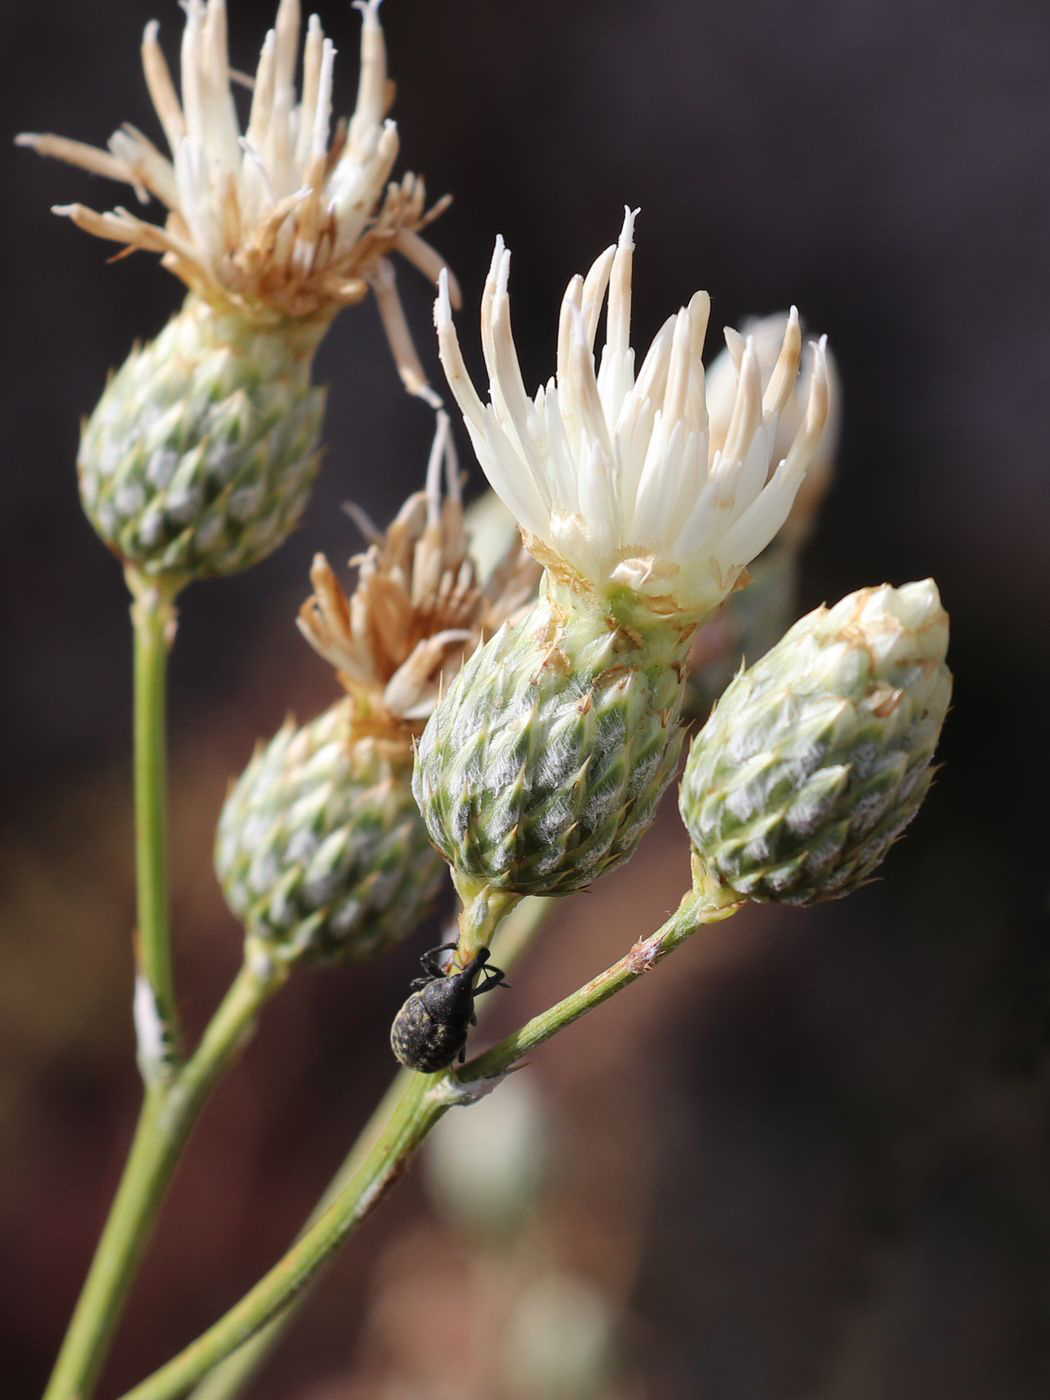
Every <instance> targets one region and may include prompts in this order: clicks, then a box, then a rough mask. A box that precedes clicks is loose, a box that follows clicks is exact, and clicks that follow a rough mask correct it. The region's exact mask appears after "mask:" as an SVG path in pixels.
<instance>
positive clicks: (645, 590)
mask: <svg viewBox="0 0 1050 1400" xmlns="http://www.w3.org/2000/svg"><path fill="white" fill-rule="evenodd" d="M635 212H636V211H631V210H629V209H628V210H627V211H626V217H625V219H624V223H623V229H622V231H621V233H620V237H619V241H618V243H617V244H616V245H615V246H614V247H610V248H607V249H606V250H605V252H604V253H602V255H601V256H600V257H599V258H598V259H597V261H596V262H595V263H594V265H593V266H592V267H591V269H590V271H589V272H588V273H587V276H586V277H582V276H576V277H574V278H573V279H572V281H571V282H570V283H569V285H568V288H567V289H566V292H565V296H564V299H563V301H562V306H561V316H560V321H559V328H558V348H557V373H556V375H555V376H553V377H552V378H551V379H550V380H548V382H547V384H546V386H544V387H541V388H540V389H539V390H538V391H537V393H536V395H535V397H533V398H530V397H529V395H528V394H527V392H526V390H525V386H524V382H523V379H522V374H521V369H520V367H519V364H518V359H517V354H516V351H515V348H514V340H513V336H512V334H511V325H510V297H509V294H508V277H509V271H510V253H509V251H508V250H507V249H506V248H505V247H504V245H503V241H502V239H497V241H496V248H495V252H494V254H493V258H492V265H491V268H490V270H489V275H488V280H487V282H486V284H485V292H484V296H483V299H482V307H481V334H482V346H483V349H484V354H485V365H486V369H487V371H488V376H489V395H490V401H489V403H488V404H484V403H482V401H481V399H480V397H479V396H478V394H477V392H476V390H475V388H474V386H473V384H472V383H471V380H470V376H469V374H468V373H467V370H466V367H465V365H464V362H463V358H462V354H461V352H460V347H459V342H458V339H457V336H456V332H455V329H454V327H453V324H452V302H451V289H450V286H449V284H448V283H447V282H446V281H444V280H442V284H441V291H440V295H439V298H438V301H437V306H436V311H435V319H436V324H437V330H438V341H439V348H440V354H441V360H442V364H443V366H444V369H445V374H446V376H447V378H448V382H449V386H450V388H451V389H452V392H453V394H454V395H455V397H456V400H457V402H458V404H459V406H460V409H461V410H462V412H463V416H464V419H465V421H466V425H467V429H468V431H469V433H470V436H471V440H472V442H473V444H474V448H475V451H476V453H477V455H478V460H479V461H480V463H481V465H482V468H483V469H484V471H485V474H486V476H487V477H488V479H489V481H490V482H491V483H492V486H493V488H494V489H495V490H496V492H497V493H498V494H499V496H500V497H501V498H502V499H503V501H504V502H505V503H506V505H507V506H508V507H509V508H510V509H511V510H512V511H513V513H514V515H515V516H516V518H517V520H518V523H519V525H520V526H521V528H522V531H523V533H524V535H525V539H526V543H527V544H528V546H529V548H530V549H531V550H532V551H533V552H534V553H535V554H536V555H537V557H538V558H539V559H540V560H541V562H543V563H544V564H546V565H548V566H549V567H551V568H552V570H553V571H554V572H556V573H562V574H564V573H565V572H566V571H567V572H568V573H569V574H570V575H573V576H575V577H576V578H578V579H581V580H583V581H585V582H586V583H587V584H588V585H590V587H591V588H593V589H595V590H596V591H597V592H598V593H599V594H605V593H608V592H610V591H611V590H615V589H617V588H626V589H628V590H631V591H632V592H633V593H635V594H637V595H640V597H641V598H642V599H643V601H644V602H645V603H646V604H647V605H648V606H649V607H650V608H651V609H652V610H653V611H654V612H657V613H675V614H678V613H682V614H686V615H687V616H690V617H692V618H695V619H699V618H701V617H702V616H704V615H706V614H708V613H709V612H710V611H712V610H713V609H714V608H715V607H717V605H718V604H719V603H720V602H721V601H722V599H723V598H724V597H725V596H726V595H727V594H728V593H729V592H730V591H731V590H732V588H733V587H734V585H735V584H736V583H737V581H738V580H739V578H740V577H741V575H742V574H743V571H744V569H745V567H746V565H747V564H748V562H749V561H750V560H751V559H753V558H754V557H755V555H756V554H758V553H759V552H760V551H761V550H762V549H764V548H765V546H766V545H767V544H768V543H769V541H770V540H771V539H772V537H773V536H774V535H775V534H776V532H777V530H778V529H779V528H780V526H781V525H782V524H783V523H784V520H785V519H786V517H787V515H788V512H789V510H790V509H791V504H792V501H793V500H794V498H795V494H796V492H797V491H798V489H799V485H800V483H801V481H802V479H803V477H804V475H805V472H806V468H807V466H808V464H809V462H810V460H811V459H812V457H813V454H814V453H815V451H816V450H817V448H818V445H819V443H820V438H821V433H822V431H823V427H824V423H825V419H826V417H827V407H828V392H827V370H826V352H825V342H824V340H823V339H821V340H820V341H819V342H818V344H817V345H816V346H815V347H814V351H813V356H814V370H813V374H812V376H811V380H810V388H809V394H808V398H807V403H806V410H805V413H804V415H803V417H802V421H801V423H800V425H799V427H798V431H797V433H796V435H795V437H794V440H793V441H792V442H791V444H790V445H789V446H788V448H787V450H786V451H785V452H784V454H783V457H782V458H778V457H777V456H775V455H774V445H775V443H776V441H777V427H778V421H779V418H780V415H781V413H782V411H783V410H784V408H785V406H786V405H787V404H788V402H789V400H790V398H791V395H792V393H793V390H794V386H795V380H796V375H797V372H798V365H799V358H800V353H801V335H800V331H799V324H798V316H797V314H796V313H795V312H794V311H793V312H792V314H791V316H790V317H789V319H788V321H787V324H786V327H785V331H784V335H783V340H782V344H781V346H780V351H779V355H778V356H777V359H776V362H775V364H774V365H773V367H772V369H771V371H770V372H769V373H768V374H767V375H766V376H763V374H762V367H761V365H760V361H759V356H758V351H757V348H756V346H755V344H754V342H753V341H752V340H751V339H748V340H747V341H746V342H745V345H744V348H743V352H742V354H741V356H740V365H739V371H738V373H737V376H736V388H735V394H734V398H733V409H732V415H731V420H730V423H729V427H728V430H727V432H726V434H725V437H724V440H723V441H722V443H721V445H720V446H719V447H718V448H716V449H714V450H712V445H711V434H710V424H709V414H708V407H707V401H706V395H705V383H704V369H703V364H702V361H701V352H702V350H703V344H704V337H705V333H706V330H707V321H708V314H709V310H710V299H709V297H708V295H707V293H706V292H697V293H696V294H695V295H694V296H693V297H692V298H691V300H690V301H689V304H688V305H687V306H685V307H683V308H682V309H681V310H679V311H678V312H677V313H676V314H675V315H672V316H670V317H669V318H668V319H667V321H666V322H665V323H664V325H663V326H662V327H661V329H660V330H659V331H658V332H657V335H656V337H655V338H654V340H653V342H652V344H651V346H650V348H649V350H648V352H647V354H646V356H645V358H644V360H643V361H642V364H641V367H640V369H639V370H638V373H637V374H636V373H635V354H634V350H633V349H632V348H631V344H630V318H631V272H632V261H633V253H634V217H635ZM606 293H608V306H607V311H606V335H605V345H604V347H603V349H602V351H601V354H600V357H599V358H598V362H597V365H596V360H595V349H594V347H595V338H596V334H597V329H598V321H599V317H600V314H601V310H602V304H603V302H604V301H605V299H606ZM771 472H772V474H771Z"/></svg>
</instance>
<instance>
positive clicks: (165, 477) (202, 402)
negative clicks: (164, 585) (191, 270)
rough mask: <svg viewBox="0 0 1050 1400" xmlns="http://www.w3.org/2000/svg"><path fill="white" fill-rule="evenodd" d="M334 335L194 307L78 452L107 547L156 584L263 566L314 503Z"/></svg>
mask: <svg viewBox="0 0 1050 1400" xmlns="http://www.w3.org/2000/svg"><path fill="white" fill-rule="evenodd" d="M324 329H325V323H324V322H319V321H317V320H313V321H305V322H304V321H283V322H281V323H280V324H278V325H275V326H267V325H261V324H258V323H253V322H252V321H250V320H247V319H245V318H244V317H242V316H240V315H238V314H236V313H234V312H229V311H221V310H217V309H216V308H215V307H213V306H211V305H209V303H207V302H206V301H203V300H202V299H201V298H199V297H197V296H193V295H191V296H189V297H188V298H187V299H186V302H185V304H184V306H183V308H182V310H181V311H180V312H178V314H177V315H175V316H173V317H172V319H171V320H170V321H169V322H168V325H167V326H166V327H165V329H164V330H163V331H162V332H161V333H160V335H159V336H157V338H156V339H155V340H153V341H151V342H150V343H149V344H148V345H146V346H143V347H142V348H140V349H136V350H133V351H132V353H131V355H129V357H128V358H127V360H126V361H125V362H124V365H123V367H122V368H121V369H120V370H118V372H117V373H116V374H115V375H114V376H113V378H112V379H111V380H110V382H109V384H108V385H107V386H106V389H105V391H104V392H103V395H102V398H101V399H100V400H99V403H98V406H97V407H96V409H95V411H94V413H93V414H92V415H91V417H90V418H89V419H88V421H87V424H86V425H85V428H84V432H83V436H82V438H81V443H80V456H79V463H78V466H79V473H80V494H81V499H82V500H83V503H84V508H85V510H86V511H87V514H88V516H89V518H90V520H91V523H92V524H93V525H94V527H95V529H96V530H97V531H98V533H99V535H101V537H102V539H103V540H104V541H105V542H106V544H108V545H109V546H110V548H111V549H113V550H114V551H115V552H116V553H117V554H118V555H119V556H120V558H121V559H123V560H124V561H126V562H128V563H132V564H134V565H136V566H137V567H138V568H139V569H140V570H142V572H143V573H145V574H148V575H150V576H151V577H166V578H174V579H190V578H199V577H203V576H207V575H213V574H230V573H234V572H236V571H237V570H238V569H244V568H247V567H248V565H250V564H254V563H256V562H257V561H258V560H260V559H263V558H265V556H266V555H267V554H269V553H270V552H271V551H272V550H274V549H276V548H277V546H278V545H279V544H281V542H282V541H283V540H284V539H285V537H286V536H287V535H288V533H289V531H290V530H291V529H292V528H293V526H294V525H295V523H296V521H297V520H298V518H299V516H300V514H301V512H302V510H303V507H304V506H305V504H306V500H307V496H308V494H309V490H310V486H311V484H312V482H313V479H314V476H315V474H316V471H317V465H318V453H317V451H316V442H317V435H318V431H319V429H320V425H321V415H322V413H323V411H324V400H325V391H324V390H323V389H319V388H314V387H312V386H311V383H310V363H311V360H312V358H313V352H314V350H315V348H316V346H317V344H318V342H319V340H320V338H321V335H322V334H323V332H324Z"/></svg>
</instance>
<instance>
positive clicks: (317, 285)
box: [18, 0, 444, 332]
mask: <svg viewBox="0 0 1050 1400" xmlns="http://www.w3.org/2000/svg"><path fill="white" fill-rule="evenodd" d="M357 8H358V9H359V10H360V11H361V14H362V20H363V27H362V31H361V75H360V80H359V85H358V93H357V105H356V107H355V109H354V113H353V116H352V117H351V118H350V120H349V122H347V120H346V119H345V118H340V119H339V120H338V121H337V122H336V124H335V128H334V131H333V130H332V122H331V116H332V76H333V68H334V61H335V49H334V47H333V45H332V41H331V40H330V39H328V38H326V37H325V35H324V32H323V31H322V29H321V25H320V22H319V20H318V18H317V16H316V15H312V16H311V17H310V21H309V24H308V26H307V32H306V39H305V43H304V46H303V73H302V93H301V96H297V94H296V89H295V66H296V54H297V49H298V38H299V22H300V12H299V0H280V6H279V8H278V11H277V19H276V22H275V25H274V27H273V29H271V30H270V31H269V33H268V34H267V35H266V39H265V41H264V43H263V47H262V52H261V54H260V56H259V64H258V68H257V70H256V73H255V78H254V81H251V82H250V86H251V88H252V95H251V107H250V114H249V118H248V123H247V127H246V129H245V130H244V132H243V133H242V131H241V128H240V125H239V122H238V118H237V112H236V108H235V105H234V100H233V93H232V88H231V83H232V81H233V79H234V76H235V75H234V74H233V73H232V71H231V69H230V65H229V59H228V55H227V42H226V5H225V0H206V2H205V0H186V4H185V10H186V27H185V30H184V32H183V37H182V65H181V66H182V96H181V101H180V98H179V96H178V95H177V94H176V90H175V85H174V83H173V81H172V78H171V74H170V72H169V70H168V66H167V63H166V62H165V59H164V55H163V53H162V52H161V48H160V45H159V43H158V41H157V30H158V26H157V23H156V21H151V22H150V23H149V24H148V25H147V26H146V31H145V34H144V36H143V41H142V63H143V68H144V70H145V76H146V86H147V88H148V89H149V94H150V97H151V98H152V100H153V105H154V107H155V109H156V112H157V116H158V118H159V120H160V124H161V127H162V128H163V131H164V135H165V138H166V140H167V144H168V147H169V149H170V152H171V154H170V157H169V156H167V155H165V154H164V153H163V152H162V151H161V150H159V149H158V147H157V146H155V145H154V144H153V142H152V141H151V140H150V139H149V137H147V136H146V135H144V134H143V133H142V132H141V131H139V130H138V129H137V128H136V127H134V126H132V125H130V124H125V125H124V126H123V127H121V129H120V130H119V131H117V132H115V133H114V134H113V136H111V137H110V140H109V148H108V150H98V149H96V148H95V147H93V146H89V145H86V144H84V143H83V142H80V141H71V140H68V139H66V138H65V137H60V136H52V135H36V134H32V133H27V134H24V135H22V136H20V137H18V141H19V143H20V144H22V145H27V146H32V147H33V148H34V149H36V150H37V151H39V152H40V153H41V154H42V155H49V156H56V157H58V158H59V159H61V160H65V161H68V162H69V163H71V164H73V165H79V166H81V167H83V168H84V169H86V170H90V171H92V172H94V173H96V174H99V175H105V176H107V177H108V178H110V179H113V180H121V181H124V182H125V183H126V184H128V185H130V186H131V187H132V188H133V190H134V191H135V194H136V195H137V197H138V199H139V201H140V203H143V204H144V203H147V202H148V200H149V197H150V196H153V197H155V198H156V199H158V200H160V202H161V203H162V204H163V205H164V206H165V207H166V208H167V210H168V216H167V219H166V221H165V223H163V224H156V223H151V222H149V221H148V220H146V219H143V218H140V217H139V216H138V215H137V214H135V213H132V212H131V211H130V210H128V209H126V208H123V207H120V206H117V207H116V208H115V209H112V210H110V211H108V212H106V213H98V212H96V211H95V210H93V209H89V208H87V207H86V206H85V205H83V204H71V205H65V206H59V207H57V208H56V210H55V212H56V213H60V214H65V215H68V217H70V218H71V219H72V220H73V222H74V223H76V224H77V225H78V226H79V227H80V228H83V229H86V230H87V231H88V232H89V233H93V234H97V235H98V236H99V237H100V238H108V239H112V240H114V241H115V242H117V243H123V244H125V245H126V248H127V250H128V251H130V250H132V249H136V248H144V249H148V250H149V251H151V252H156V253H160V254H161V256H162V261H163V264H164V266H165V267H167V268H168V269H170V271H172V272H174V273H175V274H176V276H178V277H180V278H181V279H182V280H183V281H184V282H185V283H186V284H187V285H188V286H189V287H190V288H192V289H193V290H194V291H196V292H198V293H200V294H201V295H202V296H204V297H206V298H208V299H209V300H213V301H218V302H220V303H224V304H229V305H232V306H233V307H234V308H236V309H239V310H242V311H244V312H246V313H248V314H252V315H260V314H265V313H266V312H269V313H271V314H272V313H277V314H279V315H289V316H310V315H314V314H316V313H322V314H323V313H325V312H328V313H330V312H331V311H333V310H335V309H336V308H337V307H338V306H340V305H344V304H349V303H352V302H356V301H360V300H361V299H362V298H363V297H364V296H365V295H366V294H367V291H368V287H369V285H374V284H376V283H378V282H382V283H383V286H382V287H381V288H380V290H381V291H383V292H384V293H385V301H383V300H382V299H381V309H382V310H383V312H384V321H386V323H387V327H388V332H389V330H390V329H391V328H393V329H394V330H398V331H399V330H401V329H402V327H401V326H400V325H398V324H397V322H398V308H397V307H396V305H393V304H392V303H391V300H390V298H391V295H392V292H391V289H390V287H389V286H388V285H387V284H389V282H390V269H389V264H388V263H386V262H385V256H386V254H387V253H389V252H391V251H397V252H399V253H401V254H402V256H403V257H405V258H407V259H408V261H409V262H412V263H414V264H415V265H416V266H417V267H418V268H420V269H421V270H422V271H423V272H425V273H426V274H427V275H428V276H432V277H436V275H437V271H438V268H439V266H440V259H439V258H438V255H437V253H435V251H434V250H433V249H432V248H430V247H429V246H428V245H427V244H426V243H425V242H423V240H422V239H421V238H420V237H419V230H420V229H421V228H422V227H423V226H424V225H425V224H426V223H428V222H429V221H430V219H432V218H434V217H435V215H436V214H437V213H439V212H440V210H441V208H443V206H444V202H442V203H440V204H438V205H437V206H435V207H434V208H433V209H432V210H430V212H429V213H427V212H426V210H425V195H424V188H423V182H422V180H420V179H419V178H418V177H417V176H415V175H410V174H409V175H405V176H404V177H403V178H402V179H401V181H400V182H397V183H393V184H389V185H388V184H387V181H388V179H389V176H390V173H391V171H392V169H393V166H394V162H395V160H396V159H397V154H398V135H397V128H396V126H395V125H394V123H393V122H392V121H386V120H384V116H385V113H386V110H387V107H388V105H389V101H390V95H391V94H390V86H389V84H388V81H387V72H386V51H385V47H384V43H383V31H382V29H381V27H380V24H379V14H378V11H379V0H367V3H360V4H358V6H357ZM384 274H385V276H384Z"/></svg>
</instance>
